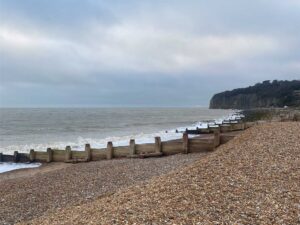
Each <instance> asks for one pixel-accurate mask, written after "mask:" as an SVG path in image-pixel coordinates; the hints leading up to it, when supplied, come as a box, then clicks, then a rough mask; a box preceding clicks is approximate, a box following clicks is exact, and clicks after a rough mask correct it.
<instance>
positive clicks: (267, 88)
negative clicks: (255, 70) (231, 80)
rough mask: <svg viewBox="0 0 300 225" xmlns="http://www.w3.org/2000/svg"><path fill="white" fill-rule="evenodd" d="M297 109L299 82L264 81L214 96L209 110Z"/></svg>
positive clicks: (299, 101) (299, 96)
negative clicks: (286, 107)
mask: <svg viewBox="0 0 300 225" xmlns="http://www.w3.org/2000/svg"><path fill="white" fill-rule="evenodd" d="M284 106H289V107H299V106H300V80H293V81H277V80H274V81H273V82H270V81H264V82H262V83H258V84H255V85H254V86H250V87H247V88H238V89H234V90H232V91H225V92H222V93H218V94H216V95H214V96H213V97H212V99H211V101H210V108H211V109H248V108H268V107H284Z"/></svg>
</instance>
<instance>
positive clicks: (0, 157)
mask: <svg viewBox="0 0 300 225" xmlns="http://www.w3.org/2000/svg"><path fill="white" fill-rule="evenodd" d="M2 157H3V153H2V152H0V162H2Z"/></svg>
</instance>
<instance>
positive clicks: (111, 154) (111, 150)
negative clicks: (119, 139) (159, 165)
mask: <svg viewBox="0 0 300 225" xmlns="http://www.w3.org/2000/svg"><path fill="white" fill-rule="evenodd" d="M113 157H114V147H113V143H112V142H111V141H109V142H107V148H106V158H107V159H112V158H113Z"/></svg>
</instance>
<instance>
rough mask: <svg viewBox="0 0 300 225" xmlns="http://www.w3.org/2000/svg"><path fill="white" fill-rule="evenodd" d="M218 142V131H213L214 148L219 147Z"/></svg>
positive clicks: (219, 137) (219, 139)
mask: <svg viewBox="0 0 300 225" xmlns="http://www.w3.org/2000/svg"><path fill="white" fill-rule="evenodd" d="M220 141H221V136H220V131H218V130H216V131H214V148H216V147H218V146H219V145H220Z"/></svg>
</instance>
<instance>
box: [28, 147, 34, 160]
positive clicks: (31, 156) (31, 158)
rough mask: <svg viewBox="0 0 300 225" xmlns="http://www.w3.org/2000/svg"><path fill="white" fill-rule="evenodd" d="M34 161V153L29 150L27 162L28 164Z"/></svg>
mask: <svg viewBox="0 0 300 225" xmlns="http://www.w3.org/2000/svg"><path fill="white" fill-rule="evenodd" d="M34 160H35V153H34V150H33V149H30V152H29V161H30V162H34Z"/></svg>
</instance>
